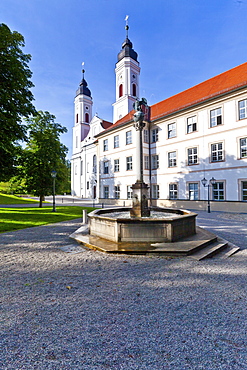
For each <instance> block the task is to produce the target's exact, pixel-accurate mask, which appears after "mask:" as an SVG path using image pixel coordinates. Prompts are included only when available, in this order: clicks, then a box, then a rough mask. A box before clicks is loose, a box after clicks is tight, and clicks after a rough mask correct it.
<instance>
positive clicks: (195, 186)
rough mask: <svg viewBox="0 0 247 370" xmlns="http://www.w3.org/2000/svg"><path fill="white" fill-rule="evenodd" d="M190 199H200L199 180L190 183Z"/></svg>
mask: <svg viewBox="0 0 247 370" xmlns="http://www.w3.org/2000/svg"><path fill="white" fill-rule="evenodd" d="M188 194H189V200H199V182H189V183H188Z"/></svg>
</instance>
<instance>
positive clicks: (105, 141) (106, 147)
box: [103, 139, 108, 152]
mask: <svg viewBox="0 0 247 370" xmlns="http://www.w3.org/2000/svg"><path fill="white" fill-rule="evenodd" d="M107 150H108V139H105V140H104V141H103V151H104V152H105V151H107Z"/></svg>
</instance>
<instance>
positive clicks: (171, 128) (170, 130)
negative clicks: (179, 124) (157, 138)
mask: <svg viewBox="0 0 247 370" xmlns="http://www.w3.org/2000/svg"><path fill="white" fill-rule="evenodd" d="M176 136H177V130H176V122H172V123H168V125H167V138H168V139H172V138H173V137H176Z"/></svg>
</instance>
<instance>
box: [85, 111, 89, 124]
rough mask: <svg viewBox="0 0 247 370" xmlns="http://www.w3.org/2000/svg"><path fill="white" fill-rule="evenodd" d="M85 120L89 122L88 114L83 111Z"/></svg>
mask: <svg viewBox="0 0 247 370" xmlns="http://www.w3.org/2000/svg"><path fill="white" fill-rule="evenodd" d="M85 122H87V123H89V114H88V113H85Z"/></svg>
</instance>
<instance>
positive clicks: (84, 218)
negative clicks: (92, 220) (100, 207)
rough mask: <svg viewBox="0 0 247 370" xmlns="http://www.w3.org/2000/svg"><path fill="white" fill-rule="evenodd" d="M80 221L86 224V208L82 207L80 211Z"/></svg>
mask: <svg viewBox="0 0 247 370" xmlns="http://www.w3.org/2000/svg"><path fill="white" fill-rule="evenodd" d="M82 223H83V224H87V211H86V209H83V211H82Z"/></svg>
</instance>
